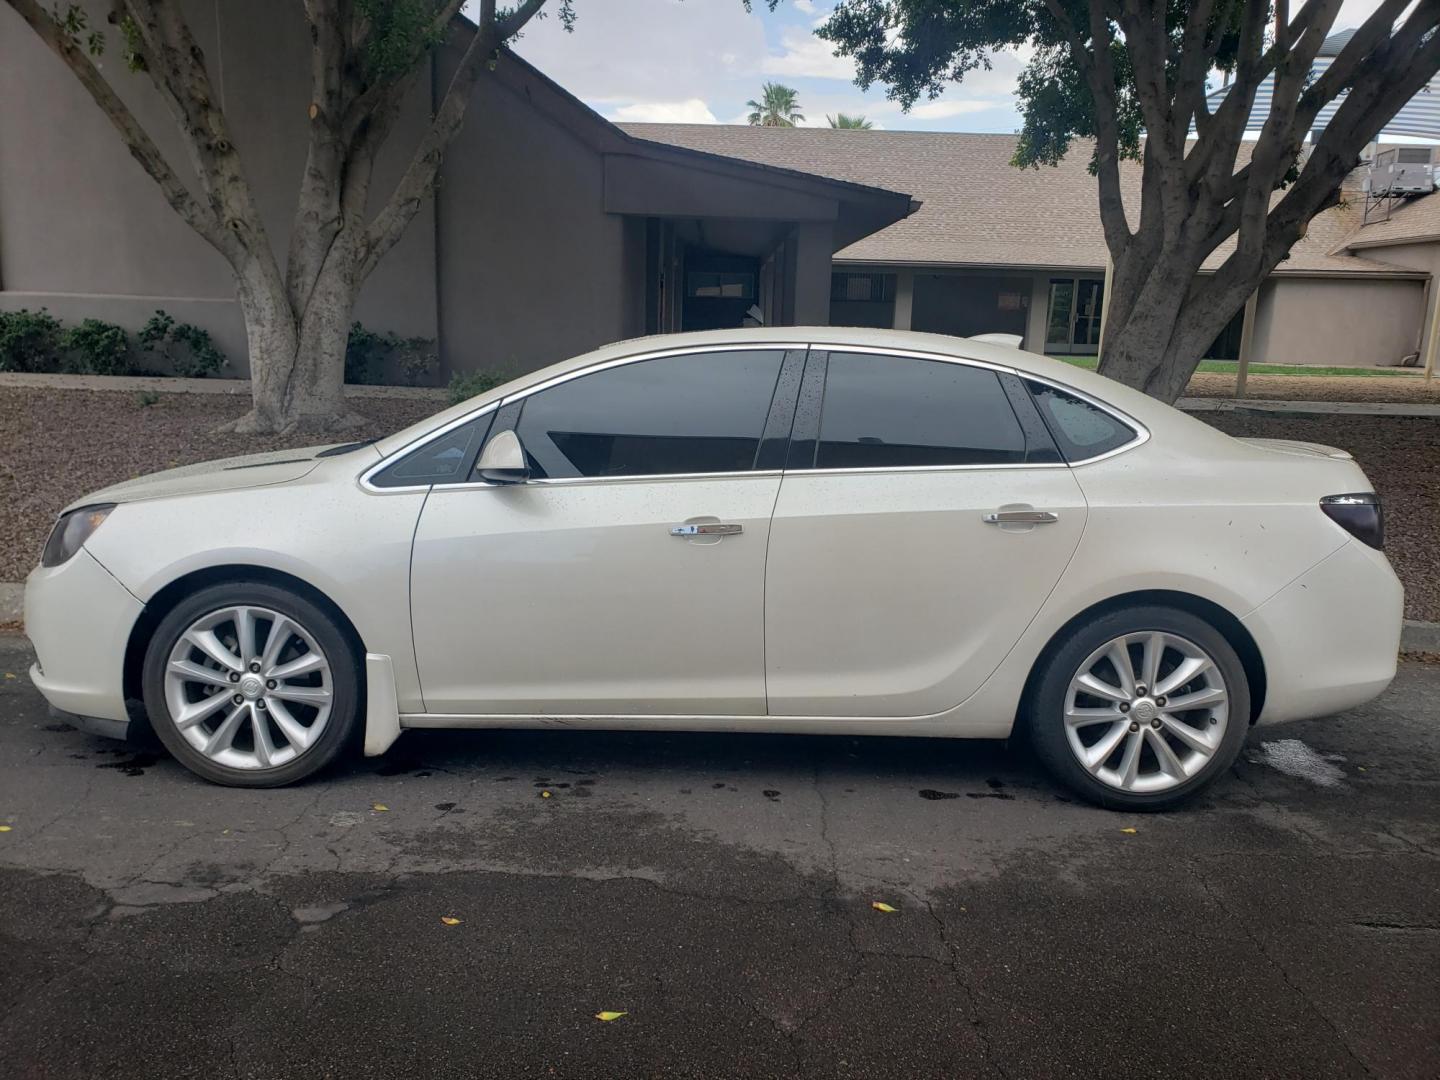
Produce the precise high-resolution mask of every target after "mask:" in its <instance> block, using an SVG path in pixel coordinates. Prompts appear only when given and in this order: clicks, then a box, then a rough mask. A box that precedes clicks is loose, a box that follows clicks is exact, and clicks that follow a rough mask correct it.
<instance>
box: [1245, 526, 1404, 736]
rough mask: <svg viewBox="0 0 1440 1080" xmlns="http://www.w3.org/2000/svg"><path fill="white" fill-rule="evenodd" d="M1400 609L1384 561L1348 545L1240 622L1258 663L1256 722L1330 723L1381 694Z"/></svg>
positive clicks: (1397, 588) (1397, 589)
mask: <svg viewBox="0 0 1440 1080" xmlns="http://www.w3.org/2000/svg"><path fill="white" fill-rule="evenodd" d="M1404 603H1405V594H1404V590H1403V589H1402V588H1401V585H1400V581H1399V579H1398V578H1396V576H1395V571H1394V570H1393V569H1391V567H1390V562H1389V560H1388V559H1386V558H1385V556H1384V555H1383V554H1382V553H1381V552H1378V551H1376V550H1374V549H1373V548H1370V547H1367V546H1365V545H1364V544H1361V543H1359V542H1358V541H1354V540H1352V541H1350V542H1349V543H1348V544H1346V545H1345V546H1344V547H1342V548H1340V549H1339V550H1338V551H1336V552H1335V553H1334V554H1333V555H1331V556H1329V557H1328V558H1327V559H1325V560H1323V561H1322V562H1321V563H1319V565H1317V566H1315V567H1313V568H1312V569H1311V570H1309V571H1308V572H1306V573H1305V574H1302V575H1301V576H1300V577H1299V578H1297V579H1296V580H1295V581H1292V582H1291V583H1290V584H1289V585H1287V586H1286V587H1285V588H1283V589H1281V590H1280V592H1278V593H1276V594H1275V595H1274V596H1273V597H1271V598H1270V599H1269V600H1267V601H1266V602H1265V603H1263V604H1261V605H1260V606H1259V607H1258V608H1256V609H1255V610H1254V611H1252V612H1251V613H1250V614H1249V615H1247V616H1246V617H1245V618H1244V619H1243V620H1241V621H1242V622H1243V623H1244V624H1245V627H1246V628H1247V629H1248V630H1249V631H1250V633H1251V635H1252V636H1253V637H1254V638H1255V643H1256V645H1258V646H1259V648H1260V655H1261V657H1262V658H1263V659H1264V663H1265V681H1266V691H1265V708H1264V710H1263V711H1262V712H1261V714H1260V717H1259V721H1258V722H1259V723H1262V724H1267V723H1276V722H1279V721H1282V720H1305V719H1309V718H1311V717H1316V716H1329V715H1331V714H1332V713H1338V712H1343V711H1344V710H1345V709H1350V708H1354V707H1355V706H1357V705H1363V704H1364V703H1365V702H1367V701H1370V700H1371V699H1373V698H1375V697H1377V696H1378V695H1380V694H1381V693H1382V692H1384V690H1385V688H1386V687H1387V686H1389V685H1390V681H1391V680H1392V679H1394V677H1395V665H1396V660H1397V656H1398V653H1399V651H1400V628H1401V618H1402V615H1403V612H1404Z"/></svg>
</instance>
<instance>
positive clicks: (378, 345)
mask: <svg viewBox="0 0 1440 1080" xmlns="http://www.w3.org/2000/svg"><path fill="white" fill-rule="evenodd" d="M392 359H393V360H394V361H395V366H396V367H397V368H399V371H400V378H402V379H403V380H404V381H405V383H406V384H407V385H409V386H414V385H415V384H416V383H418V382H420V380H421V379H423V378H425V377H426V376H427V375H429V374H430V373H431V372H432V371H434V370H435V368H436V366H437V365H438V364H439V363H440V358H439V356H438V355H437V354H436V352H435V341H434V339H433V338H425V337H409V338H402V337H399V336H397V335H396V334H395V333H394V332H393V331H390V330H387V331H385V332H383V333H381V332H378V331H375V330H371V329H369V328H367V327H365V326H363V325H361V324H360V323H358V322H357V323H351V324H350V338H349V340H348V341H346V343H345V381H346V382H347V383H352V384H355V383H378V382H383V381H384V378H385V365H386V364H387V362H389V361H390V360H392Z"/></svg>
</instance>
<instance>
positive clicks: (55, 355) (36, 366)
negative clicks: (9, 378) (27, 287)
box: [0, 308, 61, 371]
mask: <svg viewBox="0 0 1440 1080" xmlns="http://www.w3.org/2000/svg"><path fill="white" fill-rule="evenodd" d="M60 336H61V333H60V320H59V319H57V318H55V316H53V315H51V314H50V312H48V311H46V310H45V309H44V308H41V309H40V310H39V311H26V310H25V309H24V308H21V309H20V310H19V311H0V371H54V370H55V369H56V368H58V367H59V366H60Z"/></svg>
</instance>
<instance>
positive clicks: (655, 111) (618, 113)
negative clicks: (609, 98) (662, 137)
mask: <svg viewBox="0 0 1440 1080" xmlns="http://www.w3.org/2000/svg"><path fill="white" fill-rule="evenodd" d="M608 115H609V117H610V119H611V120H619V121H621V122H622V123H624V122H630V123H636V124H718V123H719V122H720V121H719V120H717V119H716V118H715V114H714V113H712V112H711V111H710V106H708V105H706V104H705V102H703V101H701V100H700V99H699V98H686V99H685V100H684V101H637V102H632V103H631V104H629V105H621V106H619V107H617V108H615V109H612V110H611V111H610V113H609V114H608Z"/></svg>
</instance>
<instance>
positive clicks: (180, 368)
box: [137, 310, 225, 378]
mask: <svg viewBox="0 0 1440 1080" xmlns="http://www.w3.org/2000/svg"><path fill="white" fill-rule="evenodd" d="M137 337H138V338H139V340H140V345H141V346H142V347H143V348H144V350H145V352H146V353H147V354H148V355H150V356H155V357H158V358H160V359H161V360H163V361H165V363H166V364H168V365H169V367H170V370H171V371H173V372H174V373H175V374H176V375H180V376H183V377H185V378H202V377H204V376H206V375H214V374H216V373H217V372H219V371H220V369H221V368H223V367H224V366H225V354H224V353H223V352H221V351H220V350H219V349H218V348H216V347H215V343H214V342H213V341H211V340H210V331H208V330H202V329H201V328H200V327H198V326H192V325H191V324H190V323H177V322H176V321H175V319H174V317H173V316H171V315H168V314H166V313H165V312H164V311H158V310H157V311H156V312H155V314H154V315H152V316H150V321H149V322H147V323H146V324H145V325H144V326H142V327H141V328H140V333H139V334H138V335H137Z"/></svg>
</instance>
